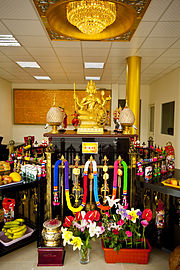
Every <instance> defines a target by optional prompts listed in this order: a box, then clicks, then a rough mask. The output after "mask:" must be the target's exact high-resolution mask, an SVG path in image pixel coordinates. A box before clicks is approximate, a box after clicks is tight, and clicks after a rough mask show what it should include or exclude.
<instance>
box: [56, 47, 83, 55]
mask: <svg viewBox="0 0 180 270" xmlns="http://www.w3.org/2000/svg"><path fill="white" fill-rule="evenodd" d="M54 50H55V52H56V54H57V55H58V56H59V57H61V56H63V57H65V56H66V57H67V56H68V57H70V56H72V57H73V56H81V49H80V48H64V47H63V48H54Z"/></svg>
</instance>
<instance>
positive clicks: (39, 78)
mask: <svg viewBox="0 0 180 270" xmlns="http://www.w3.org/2000/svg"><path fill="white" fill-rule="evenodd" d="M33 77H34V78H35V79H37V80H51V78H50V77H49V76H33Z"/></svg>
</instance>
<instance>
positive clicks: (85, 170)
mask: <svg viewBox="0 0 180 270" xmlns="http://www.w3.org/2000/svg"><path fill="white" fill-rule="evenodd" d="M64 164H65V194H66V202H67V206H68V208H69V209H70V210H71V211H72V212H73V213H76V212H80V211H81V210H82V209H83V208H84V206H85V205H86V199H87V176H88V167H89V164H90V161H87V162H86V163H85V165H84V177H83V189H84V194H83V200H82V203H81V205H80V206H79V207H77V208H75V207H73V206H72V204H71V201H70V197H69V163H68V161H65V163H64Z"/></svg>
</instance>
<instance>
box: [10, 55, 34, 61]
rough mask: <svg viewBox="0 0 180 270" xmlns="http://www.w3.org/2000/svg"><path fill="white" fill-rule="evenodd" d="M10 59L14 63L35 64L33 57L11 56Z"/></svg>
mask: <svg viewBox="0 0 180 270" xmlns="http://www.w3.org/2000/svg"><path fill="white" fill-rule="evenodd" d="M9 58H10V59H11V60H13V61H14V62H34V61H35V60H34V58H33V57H32V56H31V55H26V56H24V55H9Z"/></svg>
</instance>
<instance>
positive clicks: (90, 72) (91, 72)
mask: <svg viewBox="0 0 180 270" xmlns="http://www.w3.org/2000/svg"><path fill="white" fill-rule="evenodd" d="M84 73H85V76H93V77H94V76H101V75H102V73H103V71H102V69H97V70H95V69H86V70H85V71H84Z"/></svg>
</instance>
